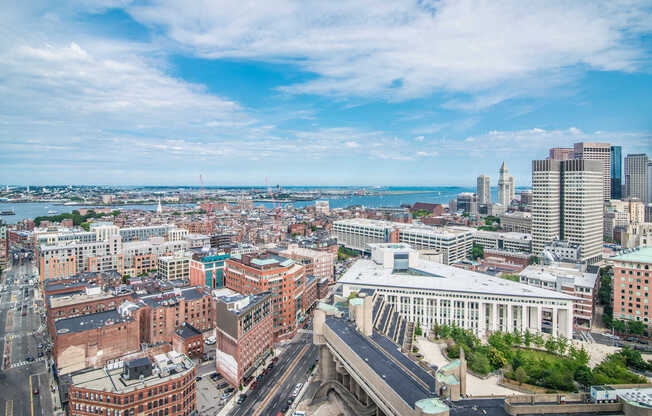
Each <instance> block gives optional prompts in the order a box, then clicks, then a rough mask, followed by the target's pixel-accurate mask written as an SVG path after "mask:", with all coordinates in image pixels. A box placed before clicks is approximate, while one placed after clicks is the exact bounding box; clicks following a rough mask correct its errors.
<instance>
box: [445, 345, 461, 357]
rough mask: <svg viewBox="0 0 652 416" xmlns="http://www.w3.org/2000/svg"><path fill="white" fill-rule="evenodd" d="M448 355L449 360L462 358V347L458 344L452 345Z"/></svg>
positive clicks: (447, 349)
mask: <svg viewBox="0 0 652 416" xmlns="http://www.w3.org/2000/svg"><path fill="white" fill-rule="evenodd" d="M446 354H447V355H448V358H460V346H459V345H457V344H451V345H449V346H448V348H446Z"/></svg>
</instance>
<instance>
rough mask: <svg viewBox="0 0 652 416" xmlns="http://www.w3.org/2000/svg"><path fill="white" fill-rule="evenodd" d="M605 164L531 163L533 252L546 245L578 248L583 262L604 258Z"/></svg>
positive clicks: (598, 162) (536, 252)
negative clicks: (557, 243)
mask: <svg viewBox="0 0 652 416" xmlns="http://www.w3.org/2000/svg"><path fill="white" fill-rule="evenodd" d="M603 172H604V171H603V164H602V163H601V162H600V161H594V160H581V159H580V160H563V161H558V160H534V161H532V189H533V196H534V203H533V204H532V238H533V244H532V245H533V252H534V253H535V254H541V252H543V250H544V248H545V245H546V243H549V242H550V241H553V240H564V241H567V242H569V243H574V244H578V245H579V246H580V249H581V258H580V260H581V261H583V262H589V263H593V262H595V261H597V260H599V259H600V258H601V249H602V226H603V220H602V215H603V213H602V205H603V200H602V198H603V192H601V190H602V189H603V186H602V184H603Z"/></svg>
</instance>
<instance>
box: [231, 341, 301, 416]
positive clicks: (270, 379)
mask: <svg viewBox="0 0 652 416" xmlns="http://www.w3.org/2000/svg"><path fill="white" fill-rule="evenodd" d="M304 345H305V344H301V343H293V344H290V345H289V346H288V348H287V349H286V350H285V351H284V352H283V354H281V355H280V356H279V357H278V362H277V363H276V364H275V365H274V368H272V370H271V371H270V372H269V373H268V374H267V376H265V377H264V378H263V379H262V380H261V385H260V386H256V389H254V390H250V391H249V392H247V399H246V400H245V401H244V402H243V403H242V404H241V405H240V406H238V405H237V404H236V405H235V406H236V407H235V408H233V410H232V411H231V413H230V414H231V415H232V416H245V415H250V414H252V413H253V412H254V411H255V410H256V408H257V407H258V405H259V402H260V401H261V400H262V399H264V398H265V397H267V395H268V394H269V391H270V390H271V389H272V387H273V386H274V385H275V384H276V383H275V381H274V380H278V379H280V378H281V377H282V376H283V374H285V372H286V371H287V369H288V368H289V366H290V364H291V362H292V361H293V359H294V358H296V355H297V354H298V352H299V351H300V350H301V348H303V347H304ZM236 400H237V399H236Z"/></svg>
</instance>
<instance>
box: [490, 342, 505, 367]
mask: <svg viewBox="0 0 652 416" xmlns="http://www.w3.org/2000/svg"><path fill="white" fill-rule="evenodd" d="M487 358H489V362H490V363H491V366H492V367H493V368H503V367H505V366H506V365H507V359H505V355H503V353H502V352H500V351H498V350H497V349H496V348H494V347H490V348H489V353H488V354H487Z"/></svg>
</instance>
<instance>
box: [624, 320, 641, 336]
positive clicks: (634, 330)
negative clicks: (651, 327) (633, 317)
mask: <svg viewBox="0 0 652 416" xmlns="http://www.w3.org/2000/svg"><path fill="white" fill-rule="evenodd" d="M627 332H629V333H630V334H634V335H643V334H644V333H645V326H644V325H643V322H641V321H628V322H627Z"/></svg>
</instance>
